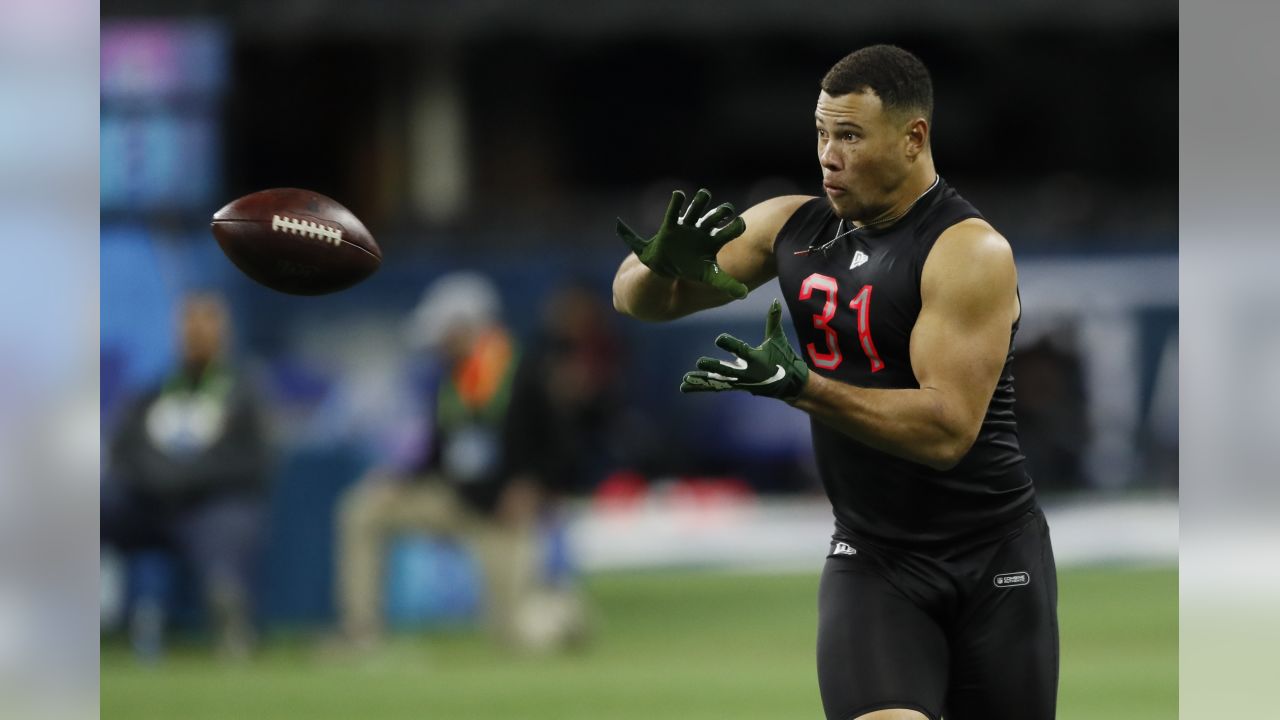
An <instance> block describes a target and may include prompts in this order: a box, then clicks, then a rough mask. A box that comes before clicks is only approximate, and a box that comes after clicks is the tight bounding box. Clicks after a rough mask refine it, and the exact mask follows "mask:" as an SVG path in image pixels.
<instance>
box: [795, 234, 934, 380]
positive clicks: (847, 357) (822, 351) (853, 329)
mask: <svg viewBox="0 0 1280 720" xmlns="http://www.w3.org/2000/svg"><path fill="white" fill-rule="evenodd" d="M909 250H910V248H909V247H908V246H907V243H905V242H900V243H896V244H895V243H891V242H883V243H866V242H852V243H847V244H838V245H836V246H833V247H831V248H829V249H828V250H827V251H826V252H825V253H824V252H809V253H801V254H793V255H791V256H789V257H786V258H779V268H778V269H779V273H778V275H779V280H780V284H781V287H782V290H783V292H784V293H785V294H786V296H787V297H786V300H787V305H788V307H789V308H790V310H791V317H792V320H793V322H794V324H795V328H796V333H797V336H798V337H799V339H800V345H801V350H802V351H803V353H804V355H805V356H806V360H807V361H808V363H809V365H810V366H811V367H813V368H815V369H817V370H826V371H831V372H832V373H834V374H838V375H842V376H849V375H859V376H875V379H877V380H879V379H881V377H882V374H884V371H885V370H886V369H888V370H889V371H890V372H889V373H888V374H896V372H897V371H902V372H907V373H910V356H909V355H910V352H909V351H910V339H911V329H912V327H913V326H914V325H915V320H916V317H917V316H918V315H919V313H920V286H919V268H918V267H917V264H918V263H917V262H916V261H915V259H914V257H913V254H912V253H911V252H909Z"/></svg>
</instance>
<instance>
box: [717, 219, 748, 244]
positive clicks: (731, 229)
mask: <svg viewBox="0 0 1280 720" xmlns="http://www.w3.org/2000/svg"><path fill="white" fill-rule="evenodd" d="M746 229H747V221H746V220H743V219H742V218H741V217H735V218H734V219H733V220H732V221H730V222H729V224H728V225H725V226H724V227H718V228H714V229H713V230H712V231H711V237H713V238H715V239H716V240H720V241H722V242H721V244H724V243H727V242H729V241H730V240H732V239H734V238H736V237H738V236H739V235H741V234H742V233H743V232H745V231H746Z"/></svg>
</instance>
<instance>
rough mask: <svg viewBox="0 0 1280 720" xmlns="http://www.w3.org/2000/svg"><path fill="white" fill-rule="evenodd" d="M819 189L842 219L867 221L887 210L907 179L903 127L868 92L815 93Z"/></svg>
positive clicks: (876, 98) (907, 168)
mask: <svg viewBox="0 0 1280 720" xmlns="http://www.w3.org/2000/svg"><path fill="white" fill-rule="evenodd" d="M814 123H815V125H816V127H817V139H818V162H819V164H820V165H821V166H822V187H823V190H824V191H826V195H827V200H828V201H829V202H830V203H831V207H832V208H833V209H834V210H835V213H836V215H839V216H840V217H842V218H845V219H846V220H856V221H859V222H870V221H872V220H876V219H879V218H880V216H882V215H884V214H885V213H887V212H889V211H890V210H892V208H893V207H894V204H895V203H896V202H897V200H898V197H897V196H898V194H899V192H898V191H899V188H901V187H902V184H903V182H904V181H905V180H906V179H907V172H908V170H909V169H910V162H909V161H908V159H907V157H906V153H905V151H904V149H905V143H904V140H905V137H906V135H905V132H904V127H905V126H904V125H902V124H901V123H898V122H896V121H895V118H894V116H893V115H892V114H886V113H885V112H884V108H883V106H882V105H881V102H880V96H878V95H876V94H875V93H874V92H872V91H870V90H867V91H864V92H862V93H857V94H854V93H849V94H846V95H837V96H835V97H832V96H831V95H828V94H827V93H826V92H825V91H824V92H822V93H820V94H819V95H818V107H817V110H816V111H815V112H814Z"/></svg>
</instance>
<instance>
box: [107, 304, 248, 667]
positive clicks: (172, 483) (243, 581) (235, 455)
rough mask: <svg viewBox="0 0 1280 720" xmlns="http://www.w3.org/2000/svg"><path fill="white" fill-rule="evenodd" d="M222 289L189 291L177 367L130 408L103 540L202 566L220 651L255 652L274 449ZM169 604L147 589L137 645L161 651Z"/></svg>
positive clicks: (134, 621)
mask: <svg viewBox="0 0 1280 720" xmlns="http://www.w3.org/2000/svg"><path fill="white" fill-rule="evenodd" d="M229 333H230V319H229V315H228V311H227V307H226V305H225V303H224V301H223V299H222V298H221V297H219V296H217V295H214V294H211V293H195V294H191V295H189V296H187V297H186V298H185V299H184V300H183V302H182V306H181V311H180V322H179V344H180V358H179V364H178V367H176V368H175V369H174V371H173V373H172V374H171V375H170V376H169V377H168V378H166V379H165V380H164V381H163V382H162V383H161V384H160V385H159V386H158V387H155V388H152V389H151V390H149V391H147V392H145V393H143V394H142V395H141V396H140V397H139V398H137V399H136V401H134V402H133V403H132V404H131V405H129V406H128V408H127V409H126V410H125V412H124V415H123V417H122V419H121V422H120V425H119V426H118V429H117V431H116V433H115V435H114V437H113V438H112V440H111V442H110V457H109V464H108V472H107V476H106V478H105V480H104V483H103V488H102V504H101V523H102V525H101V533H102V542H103V545H104V546H108V547H112V548H115V549H116V550H118V551H120V552H123V553H130V554H133V553H135V552H137V551H143V550H167V551H173V552H175V553H176V554H177V555H178V556H179V558H180V559H181V560H182V561H183V562H185V563H186V564H188V565H189V566H190V567H191V568H192V569H193V570H194V572H195V574H196V577H197V579H198V581H199V583H200V587H201V590H202V595H203V599H204V601H205V603H206V605H207V608H208V609H209V611H210V613H211V616H212V619H213V621H214V626H215V631H216V633H217V644H218V648H219V651H220V652H221V653H223V654H224V655H226V656H229V657H232V658H239V657H244V656H245V655H247V654H248V652H249V651H250V650H251V647H252V642H253V630H252V622H251V608H252V602H251V598H252V583H251V577H252V575H253V572H254V569H255V563H256V561H257V559H258V554H259V545H260V537H261V534H262V529H263V523H264V520H265V516H266V507H265V505H266V492H265V491H266V485H267V464H268V448H267V439H266V436H265V432H264V428H263V424H262V422H261V418H260V416H259V408H258V406H257V404H256V402H255V399H254V396H253V392H252V390H251V388H250V387H249V386H248V384H247V383H246V382H245V380H244V378H243V376H241V375H240V374H239V373H238V372H236V370H235V369H233V368H232V367H231V365H230V364H228V362H227V361H226V358H225V351H226V347H227V339H228V336H229ZM165 614H166V608H165V607H164V602H163V599H161V598H155V597H141V598H139V599H138V601H137V602H136V603H135V607H134V609H133V612H132V615H131V617H130V623H131V626H130V632H131V634H132V635H133V639H134V643H135V647H136V648H137V649H138V650H139V651H140V652H142V653H143V654H147V655H151V654H155V653H158V652H159V649H160V643H161V639H162V631H163V627H164V620H165Z"/></svg>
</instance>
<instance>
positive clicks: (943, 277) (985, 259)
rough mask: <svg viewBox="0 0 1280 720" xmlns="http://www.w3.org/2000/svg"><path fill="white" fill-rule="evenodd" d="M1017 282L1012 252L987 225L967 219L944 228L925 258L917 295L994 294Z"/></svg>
mask: <svg viewBox="0 0 1280 720" xmlns="http://www.w3.org/2000/svg"><path fill="white" fill-rule="evenodd" d="M1016 282H1017V270H1016V268H1015V266H1014V261H1013V249H1012V248H1011V247H1010V246H1009V241H1008V240H1006V239H1005V238H1004V236H1003V235H1001V234H1000V233H999V232H997V231H996V229H995V228H993V227H991V224H990V223H988V222H987V221H986V220H983V219H981V218H969V219H967V220H961V221H960V222H958V223H956V224H954V225H952V226H951V227H948V228H947V229H946V230H944V231H943V232H942V234H941V235H939V236H938V240H937V242H935V243H934V244H933V248H932V249H931V250H930V251H929V255H928V257H927V258H926V259H925V263H924V269H923V272H922V274H921V288H920V290H921V294H922V295H926V294H928V293H929V292H931V291H939V290H945V289H948V288H966V289H968V290H970V291H985V292H979V294H982V295H986V293H987V292H991V293H997V292H1001V291H1003V290H1004V289H1005V288H1007V287H1012V286H1013V285H1015V284H1016Z"/></svg>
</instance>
